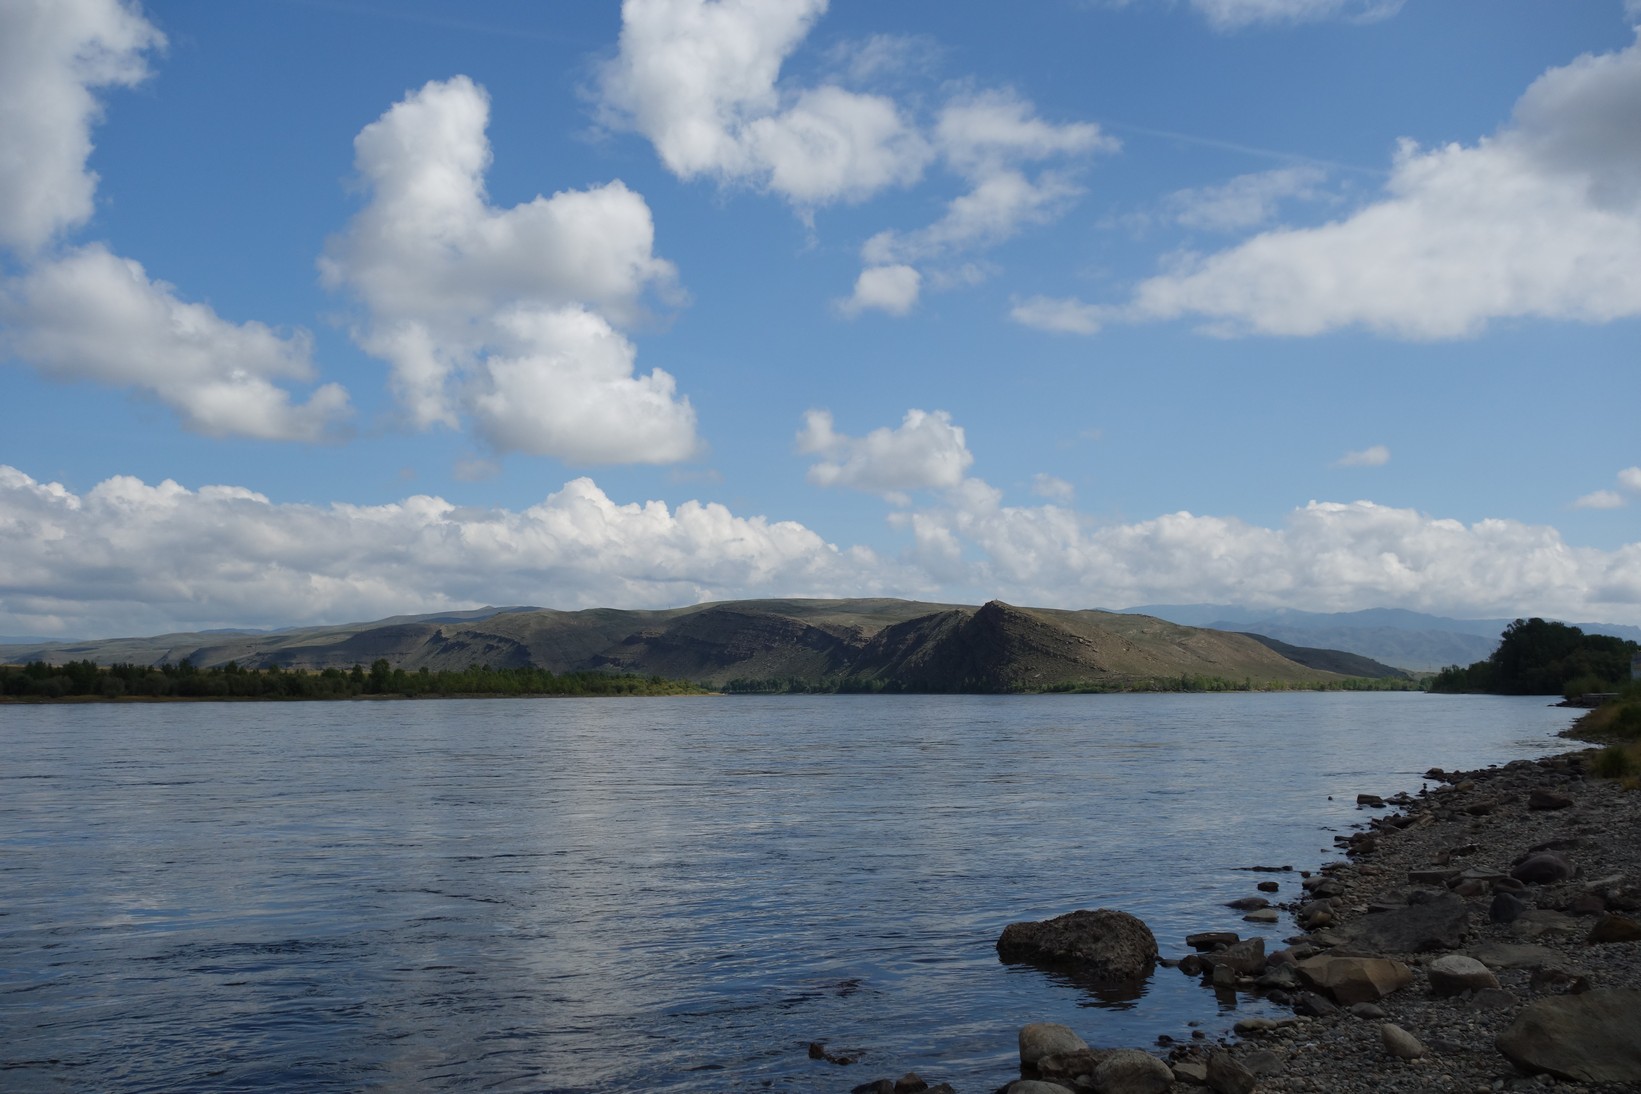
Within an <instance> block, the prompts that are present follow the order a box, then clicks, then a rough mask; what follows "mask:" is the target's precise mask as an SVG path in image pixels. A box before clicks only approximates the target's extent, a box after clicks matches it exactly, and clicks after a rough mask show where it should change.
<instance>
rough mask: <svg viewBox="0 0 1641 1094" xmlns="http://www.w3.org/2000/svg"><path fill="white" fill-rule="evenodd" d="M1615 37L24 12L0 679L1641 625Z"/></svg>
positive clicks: (782, 19)
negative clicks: (618, 640) (420, 622)
mask: <svg viewBox="0 0 1641 1094" xmlns="http://www.w3.org/2000/svg"><path fill="white" fill-rule="evenodd" d="M1638 22H1641V8H1638V7H1637V6H1636V5H1635V4H1633V3H1632V4H1630V5H1629V6H1628V7H1626V5H1625V4H1624V3H1623V2H1621V0H1576V2H1563V0H1555V2H1552V0H1530V2H1526V0H1524V2H1518V0H1489V2H1487V3H1481V2H1479V0H1477V2H1470V0H1464V2H1451V0H1440V2H1438V0H1405V2H1401V3H1397V2H1393V0H1174V2H1170V0H1128V2H1121V0H1104V2H1101V0H1078V2H1073V0H1063V2H1060V0H1045V2H1043V3H1037V4H1031V5H1008V6H1003V5H995V4H980V3H945V2H935V0H903V2H900V3H895V4H876V3H873V4H867V3H858V2H839V3H834V4H831V5H828V4H826V3H824V2H823V0H762V2H753V0H743V2H739V3H735V2H730V0H722V2H717V3H703V2H699V0H641V2H630V3H627V4H625V5H622V6H620V7H618V6H617V5H615V4H613V3H612V4H578V3H524V2H518V0H514V2H494V3H487V4H456V3H444V2H433V0H422V2H416V0H407V2H403V3H394V4H388V3H385V2H379V0H245V2H242V3H235V4H217V3H209V2H206V0H154V2H150V3H147V4H144V5H140V6H139V5H137V4H135V3H120V2H117V0H52V2H46V0H0V365H3V368H4V390H5V393H6V394H5V401H4V404H3V408H4V409H3V413H0V558H3V560H4V561H0V634H38V635H54V634H61V635H76V636H92V635H109V634H115V633H151V632H156V631H163V630H171V629H195V628H200V627H221V626H253V627H267V626H279V625H295V624H304V623H316V622H340V621H347V620H356V619H369V618H376V617H380V616H385V615H390V614H397V613H407V612H423V611H432V610H438V609H442V608H450V607H469V606H477V605H481V604H509V603H532V604H541V605H547V606H553V607H562V608H577V607H586V606H592V605H609V606H617V607H666V606H674V605H679V604H687V603H693V602H696V601H700V600H709V599H726V598H733V597H742V596H789V595H807V596H865V595H887V596H902V597H908V598H917V599H930V600H946V601H956V602H966V603H977V602H980V601H983V600H986V599H990V598H992V597H999V598H1002V599H1006V600H1010V601H1012V602H1015V603H1024V604H1034V605H1042V606H1053V607H1069V608H1083V607H1109V608H1117V607H1125V606H1128V605H1132V604H1144V603H1190V602H1204V601H1206V602H1238V603H1246V604H1251V605H1258V606H1269V607H1291V608H1300V609H1310V610H1320V611H1332V610H1352V609H1357V608H1366V607H1377V606H1393V607H1406V608H1414V609H1419V610H1425V611H1434V612H1440V613H1443V614H1450V615H1459V616H1478V617H1479V616H1489V617H1496V616H1514V615H1521V614H1544V615H1551V616H1557V617H1560V618H1576V619H1586V620H1592V621H1593V620H1601V621H1606V622H1618V623H1641V521H1638V520H1637V516H1636V514H1637V513H1638V512H1641V429H1638V428H1637V426H1636V419H1635V411H1634V408H1635V407H1637V406H1641V368H1638V367H1637V365H1638V363H1641V318H1638V317H1641V46H1638V45H1637V33H1636V29H1635V26H1636V24H1637V23H1638Z"/></svg>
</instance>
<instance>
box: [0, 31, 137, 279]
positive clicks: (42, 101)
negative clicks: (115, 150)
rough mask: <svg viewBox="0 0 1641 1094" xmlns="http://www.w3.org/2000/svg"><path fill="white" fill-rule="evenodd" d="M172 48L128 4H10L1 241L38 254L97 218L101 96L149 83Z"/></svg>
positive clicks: (0, 165)
mask: <svg viewBox="0 0 1641 1094" xmlns="http://www.w3.org/2000/svg"><path fill="white" fill-rule="evenodd" d="M164 44H165V36H164V35H162V34H161V33H160V32H159V31H158V30H156V29H155V28H154V27H153V26H152V25H151V24H150V23H149V22H148V21H147V20H145V19H144V18H143V17H142V15H141V13H140V12H139V11H138V10H137V8H136V5H135V4H128V3H123V2H121V0H22V2H9V3H5V4H0V245H3V246H7V247H10V248H12V249H14V250H16V251H19V252H22V253H24V254H29V253H32V252H34V251H36V250H38V249H39V248H41V247H42V246H44V245H45V244H46V243H48V242H50V241H51V239H52V238H53V237H54V236H56V235H57V234H58V233H59V232H62V231H64V230H66V229H69V228H73V227H76V226H78V225H80V224H83V223H85V221H86V220H87V219H89V218H90V216H91V212H92V198H93V195H94V194H95V193H96V189H97V176H96V174H95V173H93V172H92V171H90V170H88V169H87V167H86V160H87V158H88V157H89V156H90V155H91V127H92V126H93V125H95V124H96V123H97V122H98V121H100V120H101V118H102V110H103V108H102V104H101V103H100V102H99V101H98V99H97V97H96V95H95V94H94V92H95V91H96V89H98V88H105V87H129V86H131V85H134V84H137V83H140V82H141V81H142V80H143V79H144V78H145V77H146V76H147V75H148V66H147V63H146V59H145V57H144V54H145V53H147V52H148V51H150V50H154V49H158V48H160V47H162V46H163V45H164Z"/></svg>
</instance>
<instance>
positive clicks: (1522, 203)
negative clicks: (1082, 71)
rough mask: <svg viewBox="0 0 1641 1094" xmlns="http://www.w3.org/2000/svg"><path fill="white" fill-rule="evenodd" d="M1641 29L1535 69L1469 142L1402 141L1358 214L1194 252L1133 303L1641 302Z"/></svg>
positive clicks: (1213, 325) (1419, 317)
mask: <svg viewBox="0 0 1641 1094" xmlns="http://www.w3.org/2000/svg"><path fill="white" fill-rule="evenodd" d="M1638 253H1641V44H1632V45H1631V46H1630V47H1628V48H1626V49H1624V50H1621V51H1618V52H1615V53H1608V54H1602V55H1585V56H1582V57H1580V58H1578V59H1577V60H1575V61H1573V62H1571V63H1570V64H1568V65H1565V66H1562V67H1560V68H1554V69H1551V70H1549V71H1548V72H1546V73H1544V75H1542V76H1540V77H1539V78H1538V79H1537V80H1536V81H1535V82H1534V83H1533V84H1532V86H1531V87H1529V88H1528V89H1527V91H1526V93H1525V94H1523V96H1522V97H1521V99H1520V100H1519V101H1518V102H1517V103H1516V107H1515V112H1514V115H1513V117H1512V119H1511V121H1510V122H1509V123H1508V124H1507V125H1505V126H1504V127H1503V128H1501V129H1500V130H1499V131H1498V132H1497V133H1495V134H1494V135H1493V136H1491V137H1488V138H1484V139H1482V140H1481V141H1479V142H1477V143H1476V144H1474V145H1469V146H1465V145H1459V144H1450V145H1446V146H1443V147H1439V148H1428V149H1426V148H1420V147H1418V146H1417V145H1415V144H1413V143H1412V142H1403V144H1402V145H1401V148H1400V151H1399V152H1398V153H1397V155H1396V158H1395V162H1394V165H1393V167H1392V171H1391V176H1390V180H1389V182H1388V184H1387V187H1386V192H1385V194H1384V196H1383V197H1382V198H1380V199H1379V200H1377V201H1375V202H1373V203H1371V204H1369V205H1367V206H1365V207H1364V208H1361V209H1359V210H1358V211H1356V212H1355V213H1353V214H1351V215H1350V216H1347V217H1345V218H1344V219H1341V220H1336V221H1334V222H1332V223H1328V224H1325V225H1322V226H1320V227H1314V228H1297V229H1279V230H1273V231H1269V232H1266V233H1263V234H1261V235H1258V236H1255V237H1253V238H1252V239H1249V240H1247V241H1246V242H1244V243H1242V244H1241V245H1239V246H1236V247H1233V248H1231V249H1230V250H1226V251H1221V252H1219V253H1217V254H1211V255H1206V256H1202V255H1197V256H1186V257H1185V258H1183V259H1181V260H1179V261H1178V262H1177V263H1175V265H1174V268H1172V269H1170V270H1169V271H1168V272H1166V273H1164V274H1162V275H1160V276H1158V277H1154V278H1152V279H1150V280H1148V281H1145V282H1144V283H1142V284H1141V285H1140V286H1139V287H1138V289H1137V290H1136V293H1135V297H1134V300H1133V303H1132V305H1131V314H1132V316H1133V317H1134V318H1137V319H1173V318H1179V317H1184V316H1197V317H1201V318H1203V319H1205V320H1207V322H1208V323H1209V328H1210V330H1212V331H1214V332H1216V333H1221V334H1227V335H1237V334H1247V333H1260V334H1274V335H1301V336H1302V335H1314V334H1321V333H1324V332H1326V331H1331V330H1337V329H1341V328H1348V327H1361V328H1366V329H1369V330H1373V331H1378V332H1380V333H1383V334H1387V335H1391V336H1394V337H1401V338H1412V339H1441V338H1461V337H1468V336H1473V335H1475V334H1477V333H1479V332H1480V331H1481V330H1482V329H1483V328H1484V327H1485V326H1486V325H1487V324H1488V323H1489V322H1491V321H1493V320H1496V319H1502V318H1508V317H1539V318H1547V319H1558V320H1571V321H1577V322H1591V323H1595V322H1605V321H1608V320H1613V319H1618V318H1622V317H1627V316H1635V315H1641V263H1637V262H1636V261H1635V255H1636V254H1638Z"/></svg>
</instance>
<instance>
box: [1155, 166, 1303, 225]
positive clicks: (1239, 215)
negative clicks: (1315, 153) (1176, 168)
mask: <svg viewBox="0 0 1641 1094" xmlns="http://www.w3.org/2000/svg"><path fill="white" fill-rule="evenodd" d="M1327 177H1328V173H1327V172H1326V171H1325V170H1323V169H1322V168H1320V167H1317V166H1314V165H1300V166H1295V167H1279V168H1277V169H1276V170H1274V171H1259V172H1256V173H1254V174H1251V175H1238V176H1237V177H1236V178H1234V179H1231V180H1230V181H1228V182H1223V183H1220V184H1219V185H1217V186H1202V187H1197V188H1194V189H1190V190H1177V191H1175V192H1174V193H1172V194H1170V195H1169V196H1168V198H1167V200H1166V201H1165V202H1164V205H1165V207H1166V208H1167V209H1168V212H1169V215H1170V216H1171V217H1172V218H1173V220H1174V221H1175V222H1177V223H1179V224H1181V225H1183V226H1185V227H1187V228H1199V229H1202V230H1205V231H1212V232H1238V231H1245V230H1247V229H1249V228H1257V227H1259V226H1260V225H1262V224H1265V223H1267V222H1269V221H1271V220H1273V219H1275V217H1276V214H1277V212H1278V211H1279V210H1280V208H1281V206H1282V203H1283V202H1284V201H1288V200H1307V199H1312V198H1315V197H1316V196H1318V194H1319V193H1320V188H1321V185H1322V183H1323V182H1325V181H1326V180H1327Z"/></svg>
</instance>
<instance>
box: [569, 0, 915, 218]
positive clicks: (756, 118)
mask: <svg viewBox="0 0 1641 1094" xmlns="http://www.w3.org/2000/svg"><path fill="white" fill-rule="evenodd" d="M825 10H826V0H770V2H767V3H760V4H750V3H717V2H711V0H626V2H625V3H624V4H623V5H622V8H621V19H622V23H621V42H620V50H619V52H618V54H617V55H616V57H615V58H614V59H613V60H612V61H611V62H610V63H609V64H608V65H607V66H606V67H605V69H604V71H603V73H602V79H601V90H602V93H603V102H604V106H605V108H606V111H607V116H608V118H609V119H610V120H611V121H612V122H613V123H615V124H618V125H623V126H625V127H628V128H631V129H634V130H636V131H638V132H639V133H641V134H643V135H644V136H645V137H647V138H648V139H649V140H650V142H651V143H652V144H653V145H654V146H655V150H656V153H657V154H658V155H659V156H660V157H661V162H662V163H664V164H665V165H666V166H667V169H668V170H670V171H671V172H673V173H674V174H675V175H677V176H679V177H680V178H686V179H688V178H697V177H702V176H705V177H708V178H714V179H717V180H718V181H720V182H723V183H731V184H742V185H751V186H756V187H759V188H761V189H765V190H769V191H773V192H774V193H777V194H780V195H781V196H783V197H785V198H786V199H787V200H789V201H791V202H792V203H793V204H795V205H798V206H800V207H805V208H811V207H815V206H819V205H825V204H828V203H830V202H834V201H840V200H841V201H859V200H862V199H864V198H867V197H870V196H871V195H872V194H874V193H877V192H879V191H881V190H883V189H884V188H886V187H889V186H895V185H901V184H904V183H908V182H912V181H914V180H916V178H917V177H918V176H919V175H920V174H921V173H922V171H923V167H924V165H925V164H926V163H927V161H928V158H929V149H928V146H927V143H926V142H925V140H924V139H923V138H922V136H920V135H919V134H918V133H917V131H916V130H915V128H914V127H912V126H911V125H910V123H909V122H908V121H907V120H906V119H905V118H904V117H903V116H902V114H901V111H900V109H899V107H898V106H897V105H896V104H895V103H894V102H893V101H892V100H891V99H888V98H886V97H884V96H880V95H868V94H861V93H859V92H855V91H850V90H846V89H845V88H842V87H840V86H837V85H835V84H822V85H820V86H818V87H813V88H807V89H798V90H788V89H783V88H781V87H779V86H778V80H779V77H780V70H781V65H782V64H783V63H784V62H785V60H786V58H787V57H788V56H789V55H790V54H791V52H792V51H793V50H794V49H795V48H797V46H798V43H799V42H801V41H802V40H803V38H804V37H805V35H807V34H808V33H809V29H810V27H811V26H812V25H813V24H814V21H815V20H816V19H817V18H819V17H820V15H821V13H822V12H824V11H825Z"/></svg>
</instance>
